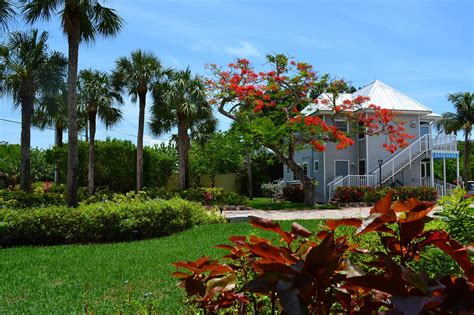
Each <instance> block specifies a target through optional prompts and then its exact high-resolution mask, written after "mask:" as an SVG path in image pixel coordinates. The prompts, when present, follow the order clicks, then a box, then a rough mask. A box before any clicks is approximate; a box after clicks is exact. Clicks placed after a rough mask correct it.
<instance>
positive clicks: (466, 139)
mask: <svg viewBox="0 0 474 315" xmlns="http://www.w3.org/2000/svg"><path fill="white" fill-rule="evenodd" d="M470 146H471V143H470V142H469V133H468V132H467V130H464V172H463V176H464V187H467V181H468V180H469V155H470V153H471V148H470Z"/></svg>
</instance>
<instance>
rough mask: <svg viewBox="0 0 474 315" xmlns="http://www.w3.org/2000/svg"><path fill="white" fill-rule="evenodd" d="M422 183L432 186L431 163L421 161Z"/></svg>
mask: <svg viewBox="0 0 474 315" xmlns="http://www.w3.org/2000/svg"><path fill="white" fill-rule="evenodd" d="M420 166H421V185H422V186H428V187H429V186H431V175H430V163H429V162H421V164H420Z"/></svg>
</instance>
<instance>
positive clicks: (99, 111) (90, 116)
mask: <svg viewBox="0 0 474 315" xmlns="http://www.w3.org/2000/svg"><path fill="white" fill-rule="evenodd" d="M78 87H79V103H80V104H81V105H82V107H84V108H85V110H86V113H87V121H88V125H89V159H88V189H89V194H90V195H93V194H94V193H95V187H94V174H95V146H94V145H95V132H96V120H97V115H98V117H99V119H100V120H101V121H102V122H103V123H104V124H105V126H106V127H107V128H108V127H110V126H112V125H114V124H116V123H117V122H119V121H120V120H121V119H122V111H121V110H120V109H119V108H117V107H114V104H115V103H118V104H122V103H123V99H122V96H121V95H120V94H119V93H118V92H116V91H115V90H114V89H113V88H112V84H111V80H110V77H109V75H108V74H107V73H105V72H102V71H98V70H81V72H79V84H78Z"/></svg>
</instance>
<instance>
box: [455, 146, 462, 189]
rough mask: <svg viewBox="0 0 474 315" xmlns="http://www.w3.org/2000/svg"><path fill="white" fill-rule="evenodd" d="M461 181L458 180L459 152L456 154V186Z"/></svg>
mask: <svg viewBox="0 0 474 315" xmlns="http://www.w3.org/2000/svg"><path fill="white" fill-rule="evenodd" d="M460 184H461V182H460V181H459V153H458V155H457V156H456V186H459V185H460Z"/></svg>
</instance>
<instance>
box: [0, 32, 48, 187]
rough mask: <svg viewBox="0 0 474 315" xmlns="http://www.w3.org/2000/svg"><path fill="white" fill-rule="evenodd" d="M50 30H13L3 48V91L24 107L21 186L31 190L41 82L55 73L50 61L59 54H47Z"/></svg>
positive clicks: (16, 103)
mask: <svg viewBox="0 0 474 315" xmlns="http://www.w3.org/2000/svg"><path fill="white" fill-rule="evenodd" d="M47 40H48V33H46V32H41V33H38V30H36V29H34V30H31V31H30V32H13V33H10V36H9V39H8V41H7V43H6V44H5V45H3V46H2V48H1V49H0V51H1V56H0V59H1V64H2V65H3V75H2V76H3V80H2V81H1V82H0V83H1V85H2V88H1V89H0V91H2V92H3V93H7V94H10V95H12V96H13V99H14V102H15V103H14V104H15V107H21V164H20V187H21V189H22V190H23V191H30V190H31V182H30V143H31V123H32V117H33V112H34V104H35V102H36V101H37V99H39V98H41V95H40V93H41V86H42V85H43V87H44V86H45V82H46V81H47V79H46V78H49V77H50V76H53V72H54V71H53V70H54V69H52V68H51V64H50V61H51V60H52V59H56V57H57V56H56V55H55V54H54V55H50V56H49V55H48V51H47V48H48V47H47V43H46V42H47Z"/></svg>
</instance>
